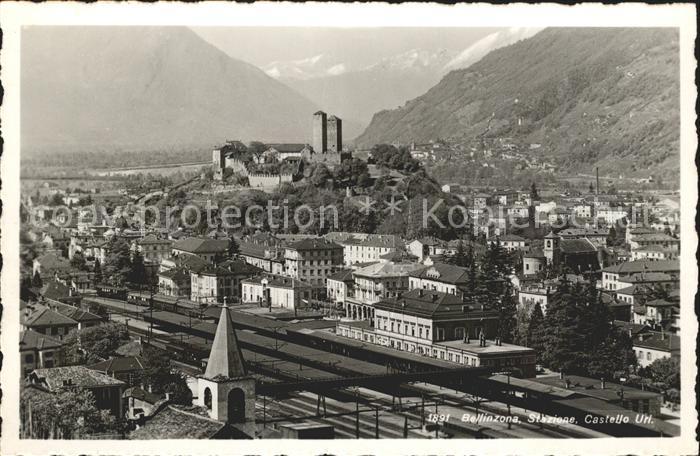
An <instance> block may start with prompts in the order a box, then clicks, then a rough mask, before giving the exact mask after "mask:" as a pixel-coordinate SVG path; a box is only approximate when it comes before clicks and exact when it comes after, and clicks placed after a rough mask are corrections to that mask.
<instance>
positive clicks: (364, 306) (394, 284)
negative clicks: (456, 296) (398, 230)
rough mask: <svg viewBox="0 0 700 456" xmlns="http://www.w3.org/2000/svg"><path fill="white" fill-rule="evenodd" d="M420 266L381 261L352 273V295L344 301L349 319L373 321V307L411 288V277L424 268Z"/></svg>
mask: <svg viewBox="0 0 700 456" xmlns="http://www.w3.org/2000/svg"><path fill="white" fill-rule="evenodd" d="M424 268H425V266H423V265H422V264H420V263H411V262H401V261H399V262H394V261H379V262H377V263H374V264H370V265H368V266H365V267H362V268H358V269H356V270H355V271H354V272H353V274H352V275H353V278H354V286H353V296H352V297H349V298H347V299H346V300H345V313H346V316H347V317H349V318H352V319H355V320H370V321H371V320H373V318H374V307H373V304H374V303H376V302H378V301H380V300H382V299H385V298H392V297H397V296H398V295H400V294H401V293H402V292H404V291H408V289H409V275H410V274H412V273H414V272H415V271H417V270H420V269H424Z"/></svg>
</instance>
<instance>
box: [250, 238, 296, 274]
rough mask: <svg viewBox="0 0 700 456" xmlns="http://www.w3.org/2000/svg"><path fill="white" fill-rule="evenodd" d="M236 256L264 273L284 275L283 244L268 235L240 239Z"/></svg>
mask: <svg viewBox="0 0 700 456" xmlns="http://www.w3.org/2000/svg"><path fill="white" fill-rule="evenodd" d="M238 256H239V257H240V258H242V259H243V260H245V262H246V263H248V264H250V265H253V266H256V267H258V268H260V269H262V270H263V271H265V272H269V273H271V274H284V271H285V268H284V243H283V242H282V241H281V240H280V239H277V238H276V237H274V236H272V235H270V234H266V233H258V234H255V235H252V236H246V237H243V238H242V239H240V241H239V242H238Z"/></svg>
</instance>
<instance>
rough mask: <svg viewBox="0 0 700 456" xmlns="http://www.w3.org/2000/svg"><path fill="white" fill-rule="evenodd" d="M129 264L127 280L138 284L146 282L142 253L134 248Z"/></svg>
mask: <svg viewBox="0 0 700 456" xmlns="http://www.w3.org/2000/svg"><path fill="white" fill-rule="evenodd" d="M130 265H131V269H130V271H129V281H130V282H131V283H137V284H140V285H143V284H145V283H147V282H148V280H147V277H146V266H145V265H144V263H143V254H142V253H141V252H140V251H139V250H136V251H135V252H134V253H133V255H132V256H131V262H130Z"/></svg>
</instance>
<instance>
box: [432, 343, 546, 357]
mask: <svg viewBox="0 0 700 456" xmlns="http://www.w3.org/2000/svg"><path fill="white" fill-rule="evenodd" d="M435 345H444V346H446V347H450V348H456V349H459V350H463V351H466V352H469V353H473V354H475V355H505V354H515V353H523V354H525V353H531V354H534V353H535V350H533V349H532V348H528V347H523V346H520V345H513V344H504V343H502V344H501V345H496V342H494V341H488V340H487V341H486V346H485V347H480V346H479V341H478V339H472V340H471V341H470V342H469V343H467V342H465V341H463V340H449V341H444V342H436V343H435Z"/></svg>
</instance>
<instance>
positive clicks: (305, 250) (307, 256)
mask: <svg viewBox="0 0 700 456" xmlns="http://www.w3.org/2000/svg"><path fill="white" fill-rule="evenodd" d="M284 260H285V274H286V275H287V276H289V277H292V278H295V279H298V280H302V281H304V282H307V283H309V284H311V285H313V286H315V287H323V288H325V286H326V277H328V276H329V275H331V274H333V273H334V272H335V271H337V270H338V269H340V268H342V266H343V246H341V245H339V244H336V243H335V242H330V241H327V240H326V239H323V238H310V239H303V240H301V241H297V242H293V243H291V244H289V245H287V246H286V247H285V249H284Z"/></svg>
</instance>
